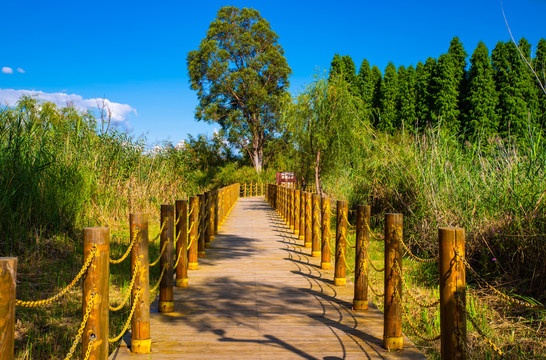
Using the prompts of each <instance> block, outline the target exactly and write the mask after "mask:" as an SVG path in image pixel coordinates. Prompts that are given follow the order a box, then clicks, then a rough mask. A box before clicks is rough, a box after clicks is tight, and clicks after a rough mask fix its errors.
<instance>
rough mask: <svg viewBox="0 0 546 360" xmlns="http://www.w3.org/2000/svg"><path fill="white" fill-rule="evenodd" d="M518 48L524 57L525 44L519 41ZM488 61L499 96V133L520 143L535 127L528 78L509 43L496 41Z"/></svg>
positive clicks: (531, 90) (522, 62)
mask: <svg viewBox="0 0 546 360" xmlns="http://www.w3.org/2000/svg"><path fill="white" fill-rule="evenodd" d="M520 45H521V46H520V48H521V50H522V52H523V54H524V55H525V56H526V57H528V56H529V52H530V47H529V46H528V43H527V42H526V41H525V40H524V39H522V40H521V41H520ZM491 60H492V65H493V69H494V73H495V83H496V89H497V93H498V94H499V102H498V107H497V113H498V114H499V118H500V122H499V133H500V134H501V136H503V137H514V138H515V139H516V140H517V141H523V140H524V139H525V138H526V137H527V136H528V133H529V130H530V128H532V127H533V126H534V125H535V124H536V117H535V114H534V113H533V103H534V98H535V96H536V92H535V91H534V83H533V82H532V79H531V74H530V72H529V70H528V68H527V65H526V64H525V62H524V61H523V59H522V58H521V57H520V54H519V53H518V50H517V48H516V45H515V44H514V43H512V42H507V43H503V42H502V41H499V42H498V43H497V45H496V46H495V48H494V49H493V52H492V53H491ZM533 95H534V96H533Z"/></svg>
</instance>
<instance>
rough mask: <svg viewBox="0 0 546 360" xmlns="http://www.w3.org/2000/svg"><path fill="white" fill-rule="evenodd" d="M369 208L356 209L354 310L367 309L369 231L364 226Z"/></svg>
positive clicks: (368, 218)
mask: <svg viewBox="0 0 546 360" xmlns="http://www.w3.org/2000/svg"><path fill="white" fill-rule="evenodd" d="M370 214H371V207H370V206H369V205H358V206H357V207H356V256H355V291H354V299H353V309H354V310H357V311H358V310H367V309H368V261H367V257H368V255H367V254H368V243H369V236H370V234H369V231H368V227H367V226H366V224H369V223H370Z"/></svg>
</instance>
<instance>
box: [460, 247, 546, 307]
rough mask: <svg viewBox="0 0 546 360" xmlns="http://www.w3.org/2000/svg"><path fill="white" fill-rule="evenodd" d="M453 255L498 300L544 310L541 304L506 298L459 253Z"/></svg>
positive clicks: (506, 296)
mask: <svg viewBox="0 0 546 360" xmlns="http://www.w3.org/2000/svg"><path fill="white" fill-rule="evenodd" d="M455 255H457V256H458V257H459V258H460V259H461V261H462V262H463V263H464V265H465V266H466V267H467V268H468V269H469V270H470V271H471V272H472V273H473V274H474V275H475V276H476V277H477V278H478V279H480V280H481V281H482V282H483V283H484V284H485V285H486V286H487V287H488V288H489V289H491V290H492V291H493V292H494V293H495V294H496V295H497V297H498V298H500V299H502V300H504V301H506V302H509V303H513V304H517V305H520V306H523V307H528V308H534V309H543V308H544V305H541V304H531V303H529V302H526V301H521V300H518V299H516V298H514V297H511V296H508V295H506V294H503V293H502V292H500V291H499V290H497V289H495V287H493V285H491V284H489V283H488V282H487V281H485V279H484V278H482V277H481V276H480V275H479V274H478V272H477V271H476V270H474V268H473V267H472V266H470V264H469V263H468V261H466V259H465V258H464V257H462V256H461V255H460V254H459V252H457V251H456V250H455Z"/></svg>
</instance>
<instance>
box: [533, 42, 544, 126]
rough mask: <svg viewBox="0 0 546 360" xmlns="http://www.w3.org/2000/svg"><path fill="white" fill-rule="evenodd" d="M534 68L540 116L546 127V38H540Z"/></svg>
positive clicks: (542, 123) (541, 122)
mask: <svg viewBox="0 0 546 360" xmlns="http://www.w3.org/2000/svg"><path fill="white" fill-rule="evenodd" d="M533 69H534V70H535V73H536V77H537V79H536V82H535V84H536V87H537V94H538V95H537V101H538V106H537V110H538V118H539V120H540V124H541V125H542V128H543V129H546V90H545V89H546V40H545V39H540V40H539V42H538V45H537V48H536V51H535V57H534V59H533Z"/></svg>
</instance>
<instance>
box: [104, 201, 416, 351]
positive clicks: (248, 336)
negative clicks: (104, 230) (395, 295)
mask: <svg viewBox="0 0 546 360" xmlns="http://www.w3.org/2000/svg"><path fill="white" fill-rule="evenodd" d="M300 245H302V241H300V240H297V238H296V236H294V235H292V234H291V231H289V230H288V229H287V227H286V226H285V225H284V223H283V222H282V220H281V219H280V217H279V216H278V215H277V213H276V212H275V211H274V210H273V209H271V207H270V206H269V204H268V203H267V202H265V201H264V199H263V197H252V198H241V199H239V200H238V201H237V203H236V204H235V207H234V208H233V210H232V212H231V214H230V215H229V217H228V218H227V220H226V222H225V224H224V226H222V227H221V229H220V231H219V233H218V234H217V235H216V240H214V241H213V243H212V246H211V248H210V249H207V256H206V258H200V259H199V269H198V270H194V271H190V273H189V284H190V287H189V288H186V289H180V288H175V293H174V301H175V309H174V312H173V313H169V314H161V313H158V312H157V301H156V302H155V303H154V304H153V305H152V314H151V319H150V322H151V324H150V329H151V338H152V353H151V354H147V355H133V354H131V353H130V351H129V349H128V347H127V342H130V335H128V336H127V337H126V339H125V341H124V342H123V343H122V345H121V346H120V348H118V349H117V350H116V351H115V352H114V353H113V354H112V355H111V357H110V358H111V359H150V358H151V359H264V360H266V359H309V360H311V359H323V360H336V359H425V356H424V355H423V354H421V353H419V352H418V351H417V349H416V348H415V346H414V345H413V344H412V343H411V342H410V341H409V340H407V339H405V341H404V350H403V351H401V352H388V351H386V350H385V349H383V348H382V347H381V345H382V343H383V314H382V313H381V312H380V311H379V310H377V308H376V307H375V306H374V305H373V304H370V309H369V310H368V311H366V312H361V313H356V312H354V311H352V310H351V306H352V299H353V296H352V294H353V284H352V283H348V285H347V286H342V287H339V286H334V285H333V281H332V279H333V270H328V271H324V270H320V268H319V264H320V259H319V258H312V257H311V256H310V255H309V254H310V249H305V248H303V247H302V246H300Z"/></svg>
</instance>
